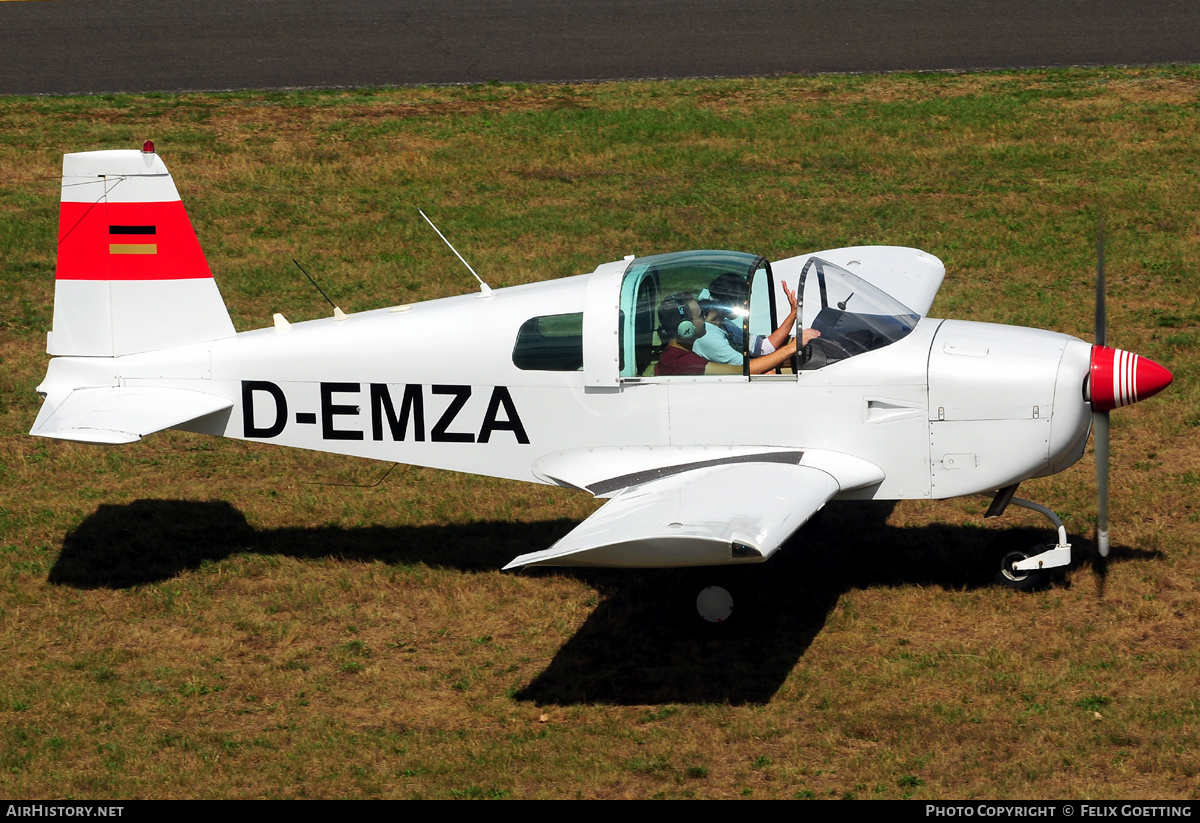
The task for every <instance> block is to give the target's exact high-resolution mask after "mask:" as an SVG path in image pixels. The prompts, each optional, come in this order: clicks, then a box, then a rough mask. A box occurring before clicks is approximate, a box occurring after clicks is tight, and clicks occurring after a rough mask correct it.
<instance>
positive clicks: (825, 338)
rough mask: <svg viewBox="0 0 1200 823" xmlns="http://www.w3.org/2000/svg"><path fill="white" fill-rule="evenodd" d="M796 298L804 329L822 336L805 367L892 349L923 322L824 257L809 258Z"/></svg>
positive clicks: (902, 306)
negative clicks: (811, 330)
mask: <svg viewBox="0 0 1200 823" xmlns="http://www.w3.org/2000/svg"><path fill="white" fill-rule="evenodd" d="M796 298H797V301H798V303H799V314H798V322H799V323H800V326H801V328H813V329H816V330H817V331H819V332H820V333H821V336H820V337H819V338H817V339H815V340H813V341H812V343H811V344H810V346H809V347H808V349H807V350H806V352H805V355H806V357H805V362H804V363H803V364H802V365H801V368H806V369H819V368H821V367H822V366H825V365H828V364H830V363H835V362H838V361H841V360H845V359H847V358H849V357H854V356H855V355H858V354H864V353H865V352H869V351H875V350H876V349H881V348H883V347H884V346H888V345H891V344H892V343H895V342H896V341H897V340H900V339H901V338H903V337H905V336H906V335H907V334H908V333H909V332H911V331H912V330H913V328H914V327H915V326H916V325H917V321H918V320H919V319H920V316H919V315H918V314H917V313H916V312H914V311H913V310H912V309H910V308H908V307H907V306H905V305H904V304H903V303H901V302H900V301H899V300H896V299H895V298H894V297H891V296H890V295H888V294H886V293H885V292H883V291H880V290H879V289H878V288H876V287H875V286H872V285H871V284H870V283H868V282H867V281H866V280H863V279H862V278H860V277H857V276H856V275H854V274H851V273H850V272H848V271H846V270H845V269H843V268H842V267H841V266H836V265H834V264H833V263H830V262H829V261H827V260H822V259H821V258H819V257H813V258H810V259H809V261H808V262H807V263H806V264H805V265H804V269H803V270H802V271H801V272H800V284H799V288H798V290H797V293H796Z"/></svg>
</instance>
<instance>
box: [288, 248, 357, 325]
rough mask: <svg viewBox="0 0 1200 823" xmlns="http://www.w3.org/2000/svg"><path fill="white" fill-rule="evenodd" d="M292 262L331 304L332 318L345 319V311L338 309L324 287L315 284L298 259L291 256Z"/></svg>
mask: <svg viewBox="0 0 1200 823" xmlns="http://www.w3.org/2000/svg"><path fill="white" fill-rule="evenodd" d="M292 262H293V263H295V264H296V268H298V269H300V271H302V272H304V276H305V277H307V278H308V282H309V283H312V284H313V286H314V287H315V288H316V290H317V291H319V292H320V293H321V296H322V297H324V298H325V302H326V303H328V304H329V305H331V306H333V319H334V320H345V319H346V313H345V312H344V311H342V310H341V309H339V308H338V306H337V304H336V303H334V302H333V301H332V300H330V299H329V295H328V294H326V293H325V289H323V288H321V287H320V286H319V285H317V281H316V280H313V276H312V275H311V274H309V273H308V271H307V270H305V268H304V266H301V265H300V261H299V260H297V259H296V258H294V257H293V258H292Z"/></svg>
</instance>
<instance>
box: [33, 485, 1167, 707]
mask: <svg viewBox="0 0 1200 823" xmlns="http://www.w3.org/2000/svg"><path fill="white" fill-rule="evenodd" d="M894 505H895V504H894V503H892V502H886V503H831V504H829V505H828V506H826V508H825V510H824V511H823V512H822V513H821V514H820V515H819V516H818V517H817V518H815V519H814V522H811V523H809V524H808V525H806V526H805V527H804V528H803V529H801V530H800V531H799V532H798V533H797V534H796V535H794V536H793V537H792V538H791V539H790V540H789V541H788V542H787V543H786V544H785V545H784V547H783V550H781V551H780V552H779V553H778V554H777V555H776V556H775V557H773V558H772V559H771V560H770V561H769V562H768V563H765V564H762V565H756V566H747V567H735V568H728V567H726V568H719V569H711V570H708V569H692V570H676V569H529V570H526V571H525V572H523V573H524V574H530V575H535V576H546V575H554V574H560V575H568V576H572V577H576V578H577V579H580V580H582V581H584V582H586V583H587V584H589V585H591V586H593V587H594V588H596V589H597V590H598V591H599V592H600V594H601V598H600V602H599V604H598V605H597V607H596V608H595V610H594V611H593V612H592V614H591V615H590V616H589V617H588V619H587V621H586V622H585V623H584V625H583V626H582V627H581V628H580V629H579V631H577V632H576V633H575V635H574V636H573V637H572V638H571V639H570V640H569V641H568V642H567V643H566V644H565V645H564V646H563V647H562V648H561V649H560V650H559V652H558V653H557V654H556V655H555V657H554V659H553V660H552V661H551V662H550V664H549V665H548V666H547V667H546V669H545V670H544V671H543V672H542V673H541V674H539V675H538V676H537V677H535V678H534V679H533V681H532V682H531V683H529V684H528V685H527V686H526V687H525V688H524V689H523V690H522V691H521V692H520V693H518V694H517V698H518V699H520V700H527V701H531V702H534V703H539V704H559V705H564V704H579V703H598V704H617V705H624V704H661V703H730V704H734V705H736V704H746V703H765V702H767V701H769V700H770V699H771V697H772V696H773V695H774V694H775V693H776V692H777V691H778V689H779V687H780V686H781V685H782V684H783V682H784V680H785V679H786V678H787V676H788V675H789V674H790V673H791V671H792V670H793V669H794V668H795V666H796V663H797V662H798V661H799V660H800V659H801V658H802V657H803V656H804V654H805V652H806V650H807V649H808V647H809V646H810V645H811V644H812V642H813V640H814V638H815V637H816V636H817V634H818V633H819V632H820V631H821V629H822V628H823V626H824V625H825V623H826V621H827V619H828V618H829V615H830V614H831V613H832V612H833V610H834V608H835V607H836V605H837V603H838V600H839V598H840V597H841V595H842V594H843V593H845V592H847V591H851V590H853V589H856V588H868V587H877V586H901V585H921V586H937V587H941V588H945V589H949V590H961V589H974V588H978V587H981V586H987V585H992V578H993V576H994V574H995V570H996V568H997V565H996V563H997V557H998V554H999V552H1000V549H998V548H997V547H996V544H997V543H1017V544H1020V545H1023V546H1026V547H1027V546H1029V545H1032V543H1034V542H1037V541H1039V540H1043V541H1044V540H1047V539H1049V538H1050V535H1049V534H1048V533H1047V532H1045V531H1038V530H1030V529H1025V528H1014V529H1006V530H999V531H997V530H992V529H984V528H980V527H976V526H950V525H944V524H934V525H928V526H920V527H903V528H901V527H894V526H889V525H887V519H888V516H889V515H890V514H891V511H892V508H893V506H894ZM574 526H575V522H574V521H571V520H552V521H543V522H536V523H505V522H483V523H472V524H466V525H447V526H415V527H385V526H375V527H366V528H342V527H335V526H325V527H317V528H285V529H273V530H257V529H255V528H253V527H252V526H251V525H250V524H249V523H247V521H246V518H245V517H244V516H243V515H242V514H241V512H239V511H238V510H237V509H236V508H234V507H233V506H231V505H230V504H228V503H225V502H221V501H209V502H194V501H180V500H138V501H135V502H133V503H129V504H126V505H108V504H106V505H102V506H100V507H99V508H98V509H97V510H96V512H95V513H94V514H93V515H91V516H90V517H88V518H87V519H85V520H84V521H83V522H82V523H81V524H80V525H79V527H78V528H76V529H75V530H73V531H71V532H70V533H68V534H67V535H66V536H65V538H64V540H63V548H62V552H61V553H60V555H59V557H58V560H57V561H56V563H55V565H54V567H53V568H52V569H51V571H50V575H49V582H50V583H52V584H57V585H66V586H73V587H77V588H126V587H129V586H136V585H144V584H151V583H156V582H161V581H163V580H168V579H170V578H172V577H174V576H176V575H178V574H179V573H180V572H183V571H186V570H189V569H196V568H199V567H200V566H201V565H202V564H203V563H205V562H211V561H218V560H222V559H224V558H226V557H229V556H230V555H233V554H237V553H241V552H255V553H259V554H267V555H270V554H275V555H283V556H288V557H294V558H300V559H322V558H335V559H343V560H351V561H360V562H361V561H377V562H378V561H382V562H385V563H392V564H408V565H411V564H416V563H424V564H427V565H429V566H433V567H442V568H452V569H458V570H460V571H464V572H491V571H494V570H496V569H498V568H499V567H501V566H502V565H504V563H506V562H507V561H508V560H509V559H511V558H512V557H513V556H515V555H517V554H520V553H522V552H525V551H528V550H529V547H530V546H548V545H550V544H551V543H553V542H554V541H555V540H556V539H558V538H559V537H561V536H562V535H564V534H566V533H567V532H568V531H570V529H571V528H573V527H574ZM1074 539H1075V540H1076V543H1075V556H1076V557H1077V558H1088V557H1091V556H1092V555H1093V554H1094V546H1093V544H1092V543H1091V541H1089V540H1085V539H1083V538H1081V537H1078V536H1076V537H1075V538H1074ZM1142 554H1152V553H1147V552H1142V551H1139V550H1136V549H1130V548H1128V547H1114V551H1113V556H1112V557H1110V562H1111V561H1112V560H1116V561H1117V562H1120V561H1122V560H1125V559H1133V558H1135V557H1138V556H1140V555H1142ZM709 579H711V580H712V581H713V582H721V583H722V585H725V586H727V587H731V588H733V589H734V590H735V592H736V594H737V597H738V600H737V603H738V606H737V609H738V610H737V612H736V613H735V615H736V618H737V619H736V620H735V621H733V622H731V623H730V624H729V625H728V626H722V627H718V629H719V630H718V631H715V632H708V631H703V630H702V629H701V627H700V626H698V625H697V621H696V619H695V618H694V614H695V612H694V609H693V607H692V604H691V603H690V602H688V601H689V599H690V598H692V597H694V593H695V592H696V591H698V589H699V587H700V586H703V585H705V583H706V581H707V580H709ZM697 584H699V585H697ZM685 593H686V594H685Z"/></svg>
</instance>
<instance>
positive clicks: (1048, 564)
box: [984, 485, 1071, 591]
mask: <svg viewBox="0 0 1200 823" xmlns="http://www.w3.org/2000/svg"><path fill="white" fill-rule="evenodd" d="M1016 490H1017V487H1016V485H1012V486H1008V487H1006V488H1003V489H1000V491H998V492H996V497H995V498H994V499H993V500H992V505H991V506H989V507H988V510H987V514H985V515H984V517H999V516H1000V515H1002V514H1003V513H1004V510H1005V509H1006V508H1007V507H1008V505H1009V504H1010V503H1014V504H1016V505H1018V506H1020V507H1021V508H1023V509H1029V510H1030V511H1035V512H1037V513H1038V514H1041V515H1042V516H1044V517H1045V518H1046V519H1047V520H1049V521H1050V522H1051V523H1053V524H1054V528H1055V529H1056V530H1057V531H1058V544H1057V545H1055V546H1046V545H1042V544H1039V545H1036V546H1031V547H1030V548H1029V549H1027V550H1026V549H1017V550H1014V551H1010V552H1008V553H1006V554H1005V555H1004V557H1003V558H1001V560H1000V571H999V573H997V575H996V582H998V583H1000V584H1002V585H1005V586H1008V587H1009V588H1012V589H1018V590H1020V591H1031V590H1033V589H1036V588H1039V587H1041V586H1042V585H1043V584H1044V583H1045V582H1046V573H1047V572H1048V571H1049V570H1050V569H1055V568H1060V567H1062V566H1067V565H1069V564H1070V563H1071V544H1070V543H1068V542H1067V529H1066V527H1065V526H1064V525H1063V522H1062V520H1060V519H1059V517H1058V515H1056V514H1055V513H1054V512H1052V511H1050V509H1048V508H1046V507H1045V506H1043V505H1041V504H1040V503H1033V502H1031V501H1029V500H1022V499H1021V498H1019V497H1014V496H1013V495H1014V493H1015V492H1016Z"/></svg>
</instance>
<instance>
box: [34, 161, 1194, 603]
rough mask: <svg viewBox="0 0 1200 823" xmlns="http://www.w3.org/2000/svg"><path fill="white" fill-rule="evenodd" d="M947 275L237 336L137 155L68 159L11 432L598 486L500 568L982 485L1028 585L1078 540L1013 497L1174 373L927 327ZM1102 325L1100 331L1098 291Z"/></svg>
mask: <svg viewBox="0 0 1200 823" xmlns="http://www.w3.org/2000/svg"><path fill="white" fill-rule="evenodd" d="M456 253H457V252H456ZM464 262H465V261H464ZM944 274H945V268H944V266H943V265H942V263H941V261H939V260H938V259H937V258H935V257H933V256H931V255H929V254H926V253H925V252H922V251H919V250H917V249H908V248H896V247H885V246H862V247H854V248H842V249H833V250H829V251H821V252H815V253H812V254H805V255H801V256H799V257H792V258H788V259H786V260H780V261H776V262H774V263H771V262H768V261H767V260H766V259H764V258H763V257H760V256H757V255H754V254H746V253H742V252H729V251H690V252H678V253H671V254H659V255H655V256H651V257H634V256H632V255H631V256H628V257H626V258H625V259H623V260H618V261H616V262H612V263H605V264H603V265H600V266H599V267H597V268H596V270H595V271H594V272H592V273H591V274H584V275H580V276H577V277H570V278H566V279H561V280H554V281H548V282H543V283H534V284H529V285H524V286H515V287H512V288H503V289H497V290H495V291H493V290H491V289H489V288H488V287H487V286H486V285H485V284H483V281H482V280H481V281H480V284H481V291H480V292H479V293H476V294H467V295H462V296H459V297H449V298H445V299H441V300H432V301H428V302H423V303H418V304H413V305H400V306H394V307H392V308H387V309H379V310H376V311H367V312H362V313H358V314H351V315H346V314H344V313H342V311H341V310H340V309H335V311H334V314H333V316H332V317H329V318H326V319H321V320H312V321H308V322H303V323H295V324H290V323H288V322H287V321H286V320H285V319H284V318H283V316H282V315H278V314H277V315H275V322H274V325H273V326H272V327H269V328H264V329H259V330H256V331H248V332H243V333H240V334H238V333H235V332H234V328H233V324H232V323H231V322H230V319H229V315H228V313H227V311H226V308H225V304H224V302H223V301H222V299H221V295H220V293H219V292H218V290H217V286H216V283H215V282H214V280H213V277H212V273H211V272H210V270H209V267H208V264H207V262H206V261H205V258H204V254H203V252H202V251H201V249H200V244H199V241H198V240H197V238H196V235H195V232H194V231H193V229H192V226H191V222H190V221H189V219H188V217H187V214H186V212H185V211H184V207H183V203H182V202H181V201H180V197H179V193H178V191H177V190H176V187H175V184H174V181H173V180H172V178H171V176H170V174H169V173H168V172H167V168H166V166H165V165H164V164H163V162H162V160H161V159H160V158H159V157H158V155H157V154H156V153H155V152H154V148H153V146H152V145H151V144H149V143H147V144H146V146H145V147H144V148H143V150H141V151H136V150H133V151H96V152H85V153H78V154H68V155H66V156H65V157H64V160H63V178H62V205H61V222H60V225H59V240H58V264H57V282H56V290H55V302H54V326H53V331H51V332H50V333H49V336H48V345H47V349H48V352H49V354H51V355H52V356H53V359H52V360H51V361H50V365H49V370H48V372H47V375H46V379H45V381H44V382H43V383H42V384H41V385H40V386H39V387H38V393H39V394H41V395H42V397H43V398H44V399H45V400H44V403H43V405H42V408H41V412H40V414H39V415H38V417H37V421H36V422H35V423H34V426H33V430H32V432H31V434H34V435H38V436H42V437H52V438H59V439H63V440H73V441H78V442H84V443H104V444H114V443H130V442H133V441H136V440H138V439H140V438H142V437H144V436H146V435H148V434H151V433H152V432H156V431H159V430H162V429H168V428H176V429H184V430H187V431H194V432H202V433H205V434H213V435H219V436H224V437H233V438H240V439H245V440H254V441H259V442H264V443H274V444H278V445H285V446H294V447H297V448H304V449H315V450H319V451H326V452H335V453H339V454H347V455H356V456H360V457H369V458H375V459H378V460H385V461H394V462H403V463H411V464H415V465H421V466H431V467H435V468H441V469H453V470H456V471H463V472H471V473H475V474H483V475H490V476H494V477H504V478H513V479H517V480H527V481H530V482H534V483H549V484H555V485H559V486H565V487H569V488H574V489H579V490H582V491H587V492H590V493H591V494H593V495H595V496H596V497H602V498H609V500H608V502H607V503H606V504H605V505H604V506H603V507H601V508H600V509H599V510H598V511H596V513H595V514H593V515H592V516H591V517H589V518H588V519H587V520H585V521H584V522H583V523H581V524H580V525H579V526H577V527H576V528H575V529H574V530H573V531H571V532H570V533H569V534H567V535H566V536H565V537H563V538H562V539H561V540H559V541H558V542H557V543H555V544H554V545H553V546H551V547H549V548H546V549H541V550H538V551H533V552H530V553H528V554H523V555H521V556H519V557H517V558H515V559H514V560H513V561H512V562H511V563H509V564H508V566H506V567H505V568H506V569H507V568H517V567H524V566H539V565H540V566H603V567H682V566H716V565H738V564H750V563H762V562H764V561H766V560H767V559H769V558H770V557H771V555H772V554H774V553H775V552H776V551H777V550H778V549H779V547H780V545H781V544H783V542H784V541H785V540H787V539H788V537H789V536H790V535H791V534H792V533H793V532H795V531H796V530H797V529H798V528H799V527H800V526H801V525H802V524H803V523H804V522H805V521H807V520H808V519H809V518H810V517H812V516H813V514H815V513H816V512H817V511H818V510H819V509H821V508H822V507H823V506H824V505H825V503H826V502H827V501H829V500H831V499H839V500H904V499H930V498H935V499H936V498H947V497H954V496H959V495H968V494H979V493H984V494H988V495H990V496H992V497H993V498H994V500H993V504H992V507H991V509H989V512H988V514H989V516H991V515H998V514H1000V513H1002V512H1003V510H1004V509H1005V507H1006V506H1007V505H1008V504H1010V503H1015V504H1018V505H1021V506H1024V507H1027V508H1030V509H1033V510H1036V511H1038V512H1041V513H1042V514H1043V515H1045V516H1046V517H1047V518H1048V519H1049V520H1050V521H1051V522H1052V523H1053V524H1054V526H1055V528H1056V530H1057V533H1058V541H1057V544H1055V545H1050V546H1037V547H1031V548H1030V549H1029V550H1028V551H1022V552H1016V553H1015V554H1010V555H1009V556H1008V557H1006V558H1005V559H1004V560H1003V561H1002V564H1001V569H1000V572H999V574H1000V579H1001V580H1002V581H1003V582H1006V583H1008V584H1009V585H1012V586H1014V587H1023V586H1027V585H1029V584H1030V583H1032V582H1035V581H1036V580H1037V577H1038V575H1040V574H1044V572H1045V570H1047V569H1052V568H1055V567H1061V566H1065V565H1067V564H1068V563H1069V562H1070V559H1071V546H1070V544H1069V543H1068V542H1067V534H1066V530H1065V528H1064V527H1063V525H1062V522H1061V521H1060V520H1059V518H1058V517H1057V516H1055V514H1054V513H1053V512H1051V511H1050V510H1049V509H1046V508H1045V507H1043V506H1040V505H1038V504H1036V503H1031V502H1028V501H1025V500H1021V499H1019V498H1017V497H1015V496H1014V492H1015V491H1016V488H1017V485H1018V484H1019V483H1021V482H1022V481H1023V480H1026V479H1028V478H1033V477H1041V476H1045V475H1049V474H1053V473H1055V472H1060V471H1062V470H1064V469H1066V468H1067V467H1068V466H1070V465H1072V464H1073V463H1075V462H1076V461H1077V460H1079V458H1080V457H1081V456H1082V455H1083V453H1084V449H1085V446H1086V443H1087V440H1088V435H1089V432H1090V430H1091V428H1092V422H1093V418H1094V417H1095V419H1096V421H1097V424H1098V425H1097V447H1098V449H1100V448H1101V447H1103V449H1104V450H1105V452H1106V449H1107V425H1106V424H1107V413H1108V410H1110V409H1113V408H1116V407H1119V406H1123V405H1127V404H1129V403H1133V402H1136V401H1138V400H1142V399H1144V398H1146V397H1149V396H1150V395H1152V394H1154V393H1156V392H1159V391H1161V390H1162V389H1163V388H1165V387H1166V386H1167V385H1168V384H1169V383H1170V382H1171V374H1170V372H1168V371H1167V370H1166V369H1165V368H1163V367H1162V366H1160V365H1158V364H1157V363H1154V362H1153V361H1150V360H1148V359H1146V358H1142V357H1138V356H1137V355H1134V354H1130V353H1128V352H1124V351H1120V350H1116V349H1111V348H1107V347H1105V346H1104V345H1103V342H1104V341H1103V339H1101V340H1100V341H1099V344H1098V345H1092V344H1090V343H1086V342H1084V341H1082V340H1079V339H1077V338H1074V337H1070V336H1068V335H1065V334H1059V333H1056V332H1049V331H1039V330H1036V329H1027V328H1016V327H1010V326H999V325H991V324H985V323H975V322H965V321H960V320H937V319H934V318H931V317H927V316H925V314H926V312H927V311H928V309H929V306H930V304H931V303H932V302H933V299H934V296H935V295H936V294H937V290H938V288H939V286H940V285H941V282H942V278H943V276H944ZM1098 280H1099V286H1098V292H1099V294H1100V295H1102V294H1103V282H1102V274H1101V277H1099V278H1098ZM787 283H791V284H793V285H794V286H795V292H794V295H793V292H791V291H789V290H788V288H787V286H786V285H785V284H787ZM793 300H794V301H795V305H794V307H793ZM1097 317H1098V322H1097V331H1098V334H1099V335H1100V336H1101V337H1102V335H1103V321H1102V317H1103V303H1102V298H1101V302H1099V303H1098V309H1097ZM817 335H819V336H817ZM789 337H790V338H792V339H793V342H788V341H787V338H789ZM795 337H801V343H800V345H799V346H797V345H796V343H795V342H794V338H795ZM706 339H707V342H705V340H706ZM797 349H798V351H797ZM720 352H724V354H723V355H722V354H720ZM721 357H724V358H725V359H726V360H729V361H731V362H727V363H722V364H719V365H718V363H717V362H716V361H717V360H718V359H720V358H721ZM1101 440H1102V441H1103V442H1101ZM1097 463H1098V466H1100V467H1101V478H1102V479H1103V478H1104V477H1106V476H1107V457H1106V456H1105V454H1104V453H1103V452H1102V453H1100V454H1098V460H1097ZM1105 501H1106V492H1105V491H1104V488H1103V487H1102V490H1101V518H1102V520H1101V523H1100V525H1099V526H1098V543H1099V548H1100V551H1101V553H1102V554H1107V524H1106V523H1105V522H1104V520H1103V518H1104V517H1105V515H1104V509H1105V506H1106V502H1105ZM697 607H698V609H699V610H700V611H701V613H702V614H703V615H704V616H705V617H706V619H709V620H713V621H718V620H723V619H725V618H727V617H728V616H729V615H730V614H731V612H732V599H731V597H730V595H729V593H728V592H727V591H724V590H722V589H720V588H710V589H706V590H705V591H704V592H702V593H701V596H700V597H699V598H698V600H697Z"/></svg>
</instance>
